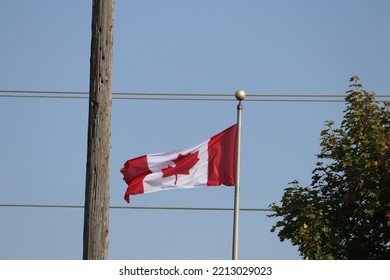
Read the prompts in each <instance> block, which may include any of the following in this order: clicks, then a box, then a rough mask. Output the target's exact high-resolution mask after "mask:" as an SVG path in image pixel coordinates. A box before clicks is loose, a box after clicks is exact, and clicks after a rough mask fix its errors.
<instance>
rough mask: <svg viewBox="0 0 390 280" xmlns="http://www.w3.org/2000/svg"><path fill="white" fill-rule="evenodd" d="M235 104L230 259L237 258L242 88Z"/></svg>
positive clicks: (237, 92) (237, 93)
mask: <svg viewBox="0 0 390 280" xmlns="http://www.w3.org/2000/svg"><path fill="white" fill-rule="evenodd" d="M235 96H236V99H237V100H238V101H239V102H238V104H237V139H236V174H235V176H236V182H235V185H236V186H235V189H234V221H233V254H232V259H233V260H238V229H239V218H240V156H241V113H242V108H243V106H242V104H241V101H242V100H244V99H245V96H246V93H245V91H243V90H242V89H240V90H237V91H236V94H235Z"/></svg>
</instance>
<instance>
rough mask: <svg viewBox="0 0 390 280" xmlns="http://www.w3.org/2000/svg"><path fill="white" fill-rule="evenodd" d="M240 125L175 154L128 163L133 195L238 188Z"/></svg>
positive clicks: (126, 170)
mask: <svg viewBox="0 0 390 280" xmlns="http://www.w3.org/2000/svg"><path fill="white" fill-rule="evenodd" d="M236 134H237V125H236V124H235V125H232V126H231V127H229V128H227V129H225V130H224V131H222V132H220V133H218V134H217V135H214V136H213V137H211V138H210V139H208V140H207V141H204V142H203V143H201V144H198V145H196V146H193V147H190V148H187V149H183V150H178V151H175V152H168V153H158V154H148V155H144V156H140V157H137V158H134V159H130V160H128V161H127V162H126V163H125V165H124V166H123V168H122V169H121V172H122V174H123V176H124V177H123V180H124V181H125V182H126V183H127V185H128V187H127V190H126V193H125V197H124V198H125V200H126V201H127V202H128V203H129V202H130V195H136V194H142V193H149V192H156V191H162V190H172V189H179V188H197V187H204V186H220V185H225V186H234V185H235V169H236Z"/></svg>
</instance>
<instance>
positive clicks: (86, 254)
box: [83, 0, 114, 260]
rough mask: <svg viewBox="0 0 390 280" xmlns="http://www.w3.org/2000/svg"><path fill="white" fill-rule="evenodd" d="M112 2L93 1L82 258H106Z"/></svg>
mask: <svg viewBox="0 0 390 280" xmlns="http://www.w3.org/2000/svg"><path fill="white" fill-rule="evenodd" d="M113 33H114V0H93V3H92V40H91V58H90V81H89V116H88V151H87V172H86V185H85V208H84V240H83V241H84V242H83V243H84V244H83V259H85V260H104V259H107V257H108V220H109V200H110V148H111V103H112V88H111V84H112V48H113Z"/></svg>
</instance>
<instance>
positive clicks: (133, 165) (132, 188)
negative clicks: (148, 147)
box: [121, 155, 152, 203]
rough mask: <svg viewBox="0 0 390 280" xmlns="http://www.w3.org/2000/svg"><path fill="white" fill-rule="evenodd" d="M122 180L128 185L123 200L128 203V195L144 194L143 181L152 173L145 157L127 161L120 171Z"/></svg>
mask: <svg viewBox="0 0 390 280" xmlns="http://www.w3.org/2000/svg"><path fill="white" fill-rule="evenodd" d="M121 172H122V174H123V180H125V182H126V183H127V184H128V187H127V190H126V193H125V200H126V201H127V203H129V202H130V195H132V194H141V193H144V187H143V180H144V178H145V177H146V176H147V175H148V174H150V173H152V171H150V169H149V166H148V160H147V156H146V155H144V156H141V157H137V158H134V159H130V160H128V161H127V162H126V163H125V165H124V166H123V168H122V169H121Z"/></svg>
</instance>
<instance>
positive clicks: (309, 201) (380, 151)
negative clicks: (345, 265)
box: [269, 76, 390, 259]
mask: <svg viewBox="0 0 390 280" xmlns="http://www.w3.org/2000/svg"><path fill="white" fill-rule="evenodd" d="M350 81H351V82H352V84H351V85H350V87H351V90H349V91H347V96H346V98H345V101H346V105H347V106H346V109H345V110H344V118H343V121H342V123H341V126H340V128H337V129H335V128H334V122H333V121H326V122H325V124H326V129H324V130H323V131H322V132H321V144H320V146H321V152H320V153H319V154H318V155H317V159H318V162H317V164H316V167H315V169H314V170H313V173H312V174H313V176H312V183H311V185H310V186H308V187H301V186H300V185H299V183H298V182H297V181H294V182H291V183H290V184H289V185H288V187H287V188H286V189H285V191H284V194H283V197H282V199H281V206H278V205H277V204H275V203H273V204H271V205H270V207H271V208H272V209H273V210H274V213H273V214H270V215H269V217H274V218H275V217H279V218H282V219H281V220H279V221H277V222H276V224H275V225H274V226H273V227H272V229H271V232H275V231H276V229H278V228H279V232H278V236H279V239H280V240H281V241H284V240H286V239H288V240H290V241H291V242H292V244H293V245H297V246H298V247H299V251H300V254H301V256H302V257H303V258H304V259H390V112H389V105H390V104H389V102H384V105H383V106H382V105H380V103H379V102H377V101H375V96H374V94H373V93H369V92H367V91H365V90H363V89H362V85H361V84H359V77H357V76H354V77H352V78H351V80H350Z"/></svg>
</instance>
